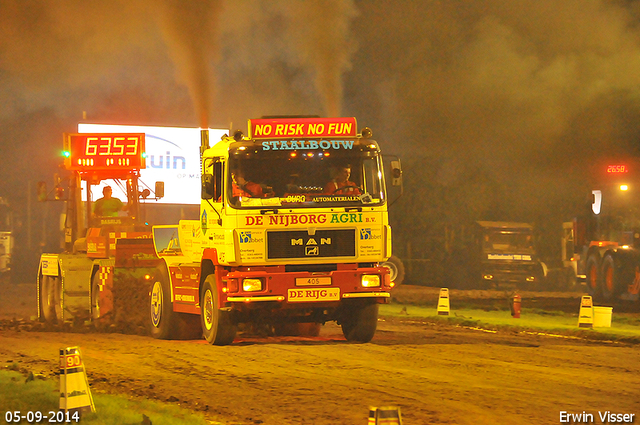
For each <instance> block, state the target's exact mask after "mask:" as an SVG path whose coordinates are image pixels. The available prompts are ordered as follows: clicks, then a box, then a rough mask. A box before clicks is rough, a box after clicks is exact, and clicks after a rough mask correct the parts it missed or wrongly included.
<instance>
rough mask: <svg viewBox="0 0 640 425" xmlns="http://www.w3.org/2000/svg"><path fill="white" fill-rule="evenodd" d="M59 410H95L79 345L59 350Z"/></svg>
mask: <svg viewBox="0 0 640 425" xmlns="http://www.w3.org/2000/svg"><path fill="white" fill-rule="evenodd" d="M60 410H62V411H64V412H68V411H70V410H74V411H91V412H95V411H96V408H95V406H94V404H93V398H92V397H91V390H90V389H89V382H88V381H87V373H86V372H85V369H84V362H83V361H82V356H81V355H80V347H67V348H64V349H61V350H60Z"/></svg>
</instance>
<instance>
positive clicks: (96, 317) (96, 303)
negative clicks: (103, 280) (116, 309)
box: [91, 273, 113, 331]
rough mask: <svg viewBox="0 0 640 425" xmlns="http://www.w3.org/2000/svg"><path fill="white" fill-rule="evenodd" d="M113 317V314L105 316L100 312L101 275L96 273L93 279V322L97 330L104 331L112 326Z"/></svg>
mask: <svg viewBox="0 0 640 425" xmlns="http://www.w3.org/2000/svg"><path fill="white" fill-rule="evenodd" d="M111 313H113V312H111ZM112 317H113V314H108V315H107V316H104V314H103V313H102V312H101V311H100V274H99V273H95V274H94V275H93V278H92V279H91V322H92V323H93V326H94V327H95V328H96V329H98V330H101V331H104V330H106V329H107V328H108V327H109V326H110V325H111V322H112V321H111V318H112Z"/></svg>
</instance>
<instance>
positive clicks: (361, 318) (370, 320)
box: [341, 303, 378, 342]
mask: <svg viewBox="0 0 640 425" xmlns="http://www.w3.org/2000/svg"><path fill="white" fill-rule="evenodd" d="M341 322H342V333H343V334H344V337H345V338H346V339H347V341H352V342H369V341H371V339H372V338H373V336H374V335H375V333H376V328H377V327H378V304H376V303H366V304H364V303H362V304H361V303H358V304H354V305H353V306H350V309H349V311H348V312H346V314H345V317H343V318H342V320H341Z"/></svg>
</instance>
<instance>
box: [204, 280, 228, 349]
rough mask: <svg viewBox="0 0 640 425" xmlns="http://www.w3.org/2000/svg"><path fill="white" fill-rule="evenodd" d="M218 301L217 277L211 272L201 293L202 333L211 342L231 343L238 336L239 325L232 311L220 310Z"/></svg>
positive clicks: (219, 343) (214, 343) (216, 343)
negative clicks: (232, 315) (234, 319)
mask: <svg viewBox="0 0 640 425" xmlns="http://www.w3.org/2000/svg"><path fill="white" fill-rule="evenodd" d="M218 301H219V298H218V290H217V286H216V277H215V275H213V274H210V275H209V276H207V278H206V279H205V281H204V285H203V286H202V292H201V293H200V308H201V309H202V311H201V314H200V322H201V324H202V334H203V335H204V339H206V340H207V342H209V344H213V345H229V344H231V343H232V342H233V340H234V338H235V337H236V332H237V326H236V324H235V323H234V321H233V320H232V317H231V312H230V311H226V310H220V308H219V307H218V305H219V303H218Z"/></svg>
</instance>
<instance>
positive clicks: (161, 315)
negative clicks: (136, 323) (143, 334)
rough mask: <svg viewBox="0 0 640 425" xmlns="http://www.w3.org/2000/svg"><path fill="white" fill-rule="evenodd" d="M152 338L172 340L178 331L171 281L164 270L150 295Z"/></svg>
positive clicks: (157, 276) (161, 271) (154, 282)
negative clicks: (176, 329)
mask: <svg viewBox="0 0 640 425" xmlns="http://www.w3.org/2000/svg"><path fill="white" fill-rule="evenodd" d="M149 308H150V311H149V313H150V319H151V322H150V323H151V336H153V337H154V338H156V339H172V338H174V337H175V334H176V331H175V328H176V313H174V311H173V304H172V303H171V288H169V279H168V277H167V276H166V274H165V272H164V271H163V270H159V271H158V272H157V273H156V276H155V279H153V284H152V285H151V292H150V294H149Z"/></svg>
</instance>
